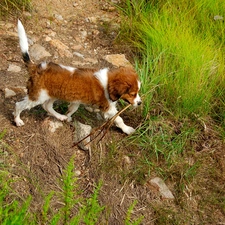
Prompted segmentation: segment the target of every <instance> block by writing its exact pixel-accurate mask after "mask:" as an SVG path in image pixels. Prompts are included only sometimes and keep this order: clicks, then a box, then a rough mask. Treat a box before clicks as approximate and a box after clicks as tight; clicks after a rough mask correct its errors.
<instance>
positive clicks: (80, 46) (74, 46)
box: [71, 45, 83, 50]
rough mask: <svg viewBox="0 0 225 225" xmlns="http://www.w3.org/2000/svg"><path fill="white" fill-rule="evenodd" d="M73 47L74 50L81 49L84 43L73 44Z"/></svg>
mask: <svg viewBox="0 0 225 225" xmlns="http://www.w3.org/2000/svg"><path fill="white" fill-rule="evenodd" d="M71 48H72V49H73V50H81V49H82V48H83V47H82V45H73V46H72V47H71Z"/></svg>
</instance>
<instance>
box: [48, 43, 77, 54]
mask: <svg viewBox="0 0 225 225" xmlns="http://www.w3.org/2000/svg"><path fill="white" fill-rule="evenodd" d="M50 44H51V45H52V46H53V47H55V48H57V50H58V53H59V55H60V56H62V57H64V56H66V57H68V58H72V57H73V54H72V53H71V52H70V51H69V50H68V49H69V47H68V46H66V45H65V44H63V43H62V42H61V41H60V40H58V39H53V40H51V41H50Z"/></svg>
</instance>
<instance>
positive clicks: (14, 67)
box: [7, 64, 21, 73]
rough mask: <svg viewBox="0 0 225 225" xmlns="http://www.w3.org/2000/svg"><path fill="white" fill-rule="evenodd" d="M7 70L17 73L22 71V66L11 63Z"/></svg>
mask: <svg viewBox="0 0 225 225" xmlns="http://www.w3.org/2000/svg"><path fill="white" fill-rule="evenodd" d="M7 71H9V72H14V73H17V72H20V71H21V67H19V66H17V65H15V64H10V65H9V67H8V69H7Z"/></svg>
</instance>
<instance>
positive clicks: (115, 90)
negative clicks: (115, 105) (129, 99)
mask: <svg viewBox="0 0 225 225" xmlns="http://www.w3.org/2000/svg"><path fill="white" fill-rule="evenodd" d="M129 88H130V85H129V84H128V83H126V82H121V80H115V81H114V82H113V83H111V84H109V86H108V90H109V98H110V99H111V100H112V101H117V100H118V99H119V98H120V97H121V96H122V95H123V94H126V93H128V90H129Z"/></svg>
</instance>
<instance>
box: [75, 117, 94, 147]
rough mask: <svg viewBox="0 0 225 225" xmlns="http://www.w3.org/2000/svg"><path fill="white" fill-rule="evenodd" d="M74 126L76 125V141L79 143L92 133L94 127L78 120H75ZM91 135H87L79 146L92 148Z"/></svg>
mask: <svg viewBox="0 0 225 225" xmlns="http://www.w3.org/2000/svg"><path fill="white" fill-rule="evenodd" d="M73 126H74V127H75V134H74V142H75V143H77V142H79V141H80V140H82V139H83V138H84V137H86V136H88V135H89V134H90V133H91V130H92V127H91V126H89V125H85V124H82V123H80V122H78V121H74V124H73ZM90 141H91V137H90V136H89V137H87V138H86V139H84V140H83V141H82V142H81V143H79V144H78V146H79V147H80V148H81V149H83V150H85V151H86V150H91V146H90V144H89V142H90Z"/></svg>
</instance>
